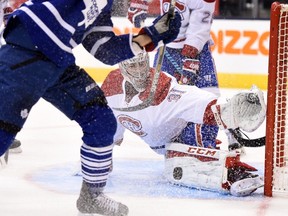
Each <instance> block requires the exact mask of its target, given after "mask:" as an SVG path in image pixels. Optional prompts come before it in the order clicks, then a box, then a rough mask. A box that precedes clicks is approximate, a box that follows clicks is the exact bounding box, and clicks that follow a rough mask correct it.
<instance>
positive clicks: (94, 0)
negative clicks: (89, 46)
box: [81, 0, 108, 28]
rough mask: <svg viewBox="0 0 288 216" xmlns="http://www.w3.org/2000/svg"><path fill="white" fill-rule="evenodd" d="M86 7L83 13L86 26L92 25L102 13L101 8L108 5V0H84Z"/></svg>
mask: <svg viewBox="0 0 288 216" xmlns="http://www.w3.org/2000/svg"><path fill="white" fill-rule="evenodd" d="M83 2H84V4H85V6H86V7H85V9H84V10H82V13H83V15H84V17H85V19H84V22H85V28H87V27H88V26H89V25H91V24H92V23H93V22H94V21H95V19H96V18H97V16H98V15H99V14H100V13H101V10H102V9H103V8H104V7H105V6H106V5H107V3H108V2H107V0H84V1H83ZM82 24H83V23H81V25H82Z"/></svg>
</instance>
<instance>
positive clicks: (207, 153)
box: [165, 143, 237, 193]
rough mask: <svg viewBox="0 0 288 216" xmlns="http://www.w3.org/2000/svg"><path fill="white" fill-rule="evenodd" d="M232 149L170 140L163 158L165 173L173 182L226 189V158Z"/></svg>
mask: <svg viewBox="0 0 288 216" xmlns="http://www.w3.org/2000/svg"><path fill="white" fill-rule="evenodd" d="M231 157H232V158H236V157H237V154H236V153H235V152H228V151H223V150H217V149H208V148H200V147H196V146H189V145H185V144H181V143H170V144H169V145H168V146H167V152H166V158H165V177H166V178H167V180H168V181H169V182H171V183H173V184H178V185H183V186H187V187H192V188H197V189H205V190H210V191H217V192H221V193H229V188H230V184H229V183H228V181H227V175H228V169H227V168H226V167H227V166H229V164H227V161H228V160H227V158H231Z"/></svg>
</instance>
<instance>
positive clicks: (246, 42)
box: [211, 30, 270, 56]
mask: <svg viewBox="0 0 288 216" xmlns="http://www.w3.org/2000/svg"><path fill="white" fill-rule="evenodd" d="M269 34H270V33H269V32H268V31H267V32H263V33H259V32H257V31H243V32H241V31H237V30H227V31H218V32H211V36H212V39H213V41H214V43H215V46H213V47H212V51H214V52H218V53H219V54H222V53H223V54H244V55H258V54H262V55H265V56H268V54H269Z"/></svg>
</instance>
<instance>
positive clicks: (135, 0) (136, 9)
mask: <svg viewBox="0 0 288 216" xmlns="http://www.w3.org/2000/svg"><path fill="white" fill-rule="evenodd" d="M147 11H148V1H147V0H131V3H130V6H129V8H128V19H129V20H130V22H131V23H132V24H134V26H135V27H136V28H141V26H143V24H144V22H145V20H146V18H147Z"/></svg>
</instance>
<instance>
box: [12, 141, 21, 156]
mask: <svg viewBox="0 0 288 216" xmlns="http://www.w3.org/2000/svg"><path fill="white" fill-rule="evenodd" d="M9 152H10V153H21V152H22V149H21V142H20V140H17V139H14V141H13V143H12V144H11V146H10V148H9Z"/></svg>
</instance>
